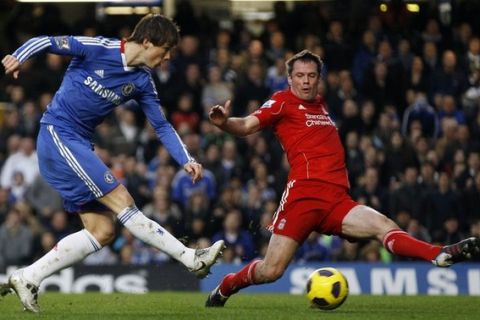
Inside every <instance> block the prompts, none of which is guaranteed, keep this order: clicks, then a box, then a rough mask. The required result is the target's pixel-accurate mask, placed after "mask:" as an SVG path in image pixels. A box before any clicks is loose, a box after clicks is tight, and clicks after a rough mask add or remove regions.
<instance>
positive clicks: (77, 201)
mask: <svg viewBox="0 0 480 320" xmlns="http://www.w3.org/2000/svg"><path fill="white" fill-rule="evenodd" d="M37 155H38V164H39V167H40V173H41V175H42V176H43V178H44V179H45V180H46V181H47V182H48V183H49V184H50V185H51V186H52V187H53V188H54V189H55V190H57V192H58V193H60V195H61V196H62V198H63V202H64V207H65V210H66V211H68V212H86V211H92V212H99V211H109V209H108V208H107V207H105V206H104V205H102V204H101V203H100V202H98V201H97V200H96V199H98V198H101V197H103V196H104V195H106V194H107V193H109V192H110V191H112V190H113V189H115V188H116V187H117V186H118V185H119V184H120V183H119V182H118V181H117V179H115V177H114V176H113V175H112V173H111V171H110V169H109V168H108V167H107V166H106V165H105V163H103V161H102V160H100V158H99V157H98V156H97V155H96V154H95V152H94V151H93V147H92V144H91V143H90V141H88V140H86V139H84V138H82V137H81V136H78V135H76V134H75V133H74V132H71V131H70V130H66V129H64V128H60V127H57V126H53V125H50V124H42V125H41V126H40V132H39V134H38V138H37Z"/></svg>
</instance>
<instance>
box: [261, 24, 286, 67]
mask: <svg viewBox="0 0 480 320" xmlns="http://www.w3.org/2000/svg"><path fill="white" fill-rule="evenodd" d="M286 53H287V48H286V47H285V36H284V34H283V33H282V32H281V31H278V30H277V31H273V32H272V33H271V34H270V39H269V47H268V49H267V51H266V52H265V56H266V57H267V59H268V61H269V64H270V65H272V64H274V63H275V62H276V61H277V60H278V59H283V58H284V57H285V54H286ZM282 74H283V73H282Z"/></svg>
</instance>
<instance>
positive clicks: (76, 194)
mask: <svg viewBox="0 0 480 320" xmlns="http://www.w3.org/2000/svg"><path fill="white" fill-rule="evenodd" d="M178 40H179V32H178V27H177V26H176V25H175V24H174V23H173V22H172V21H171V20H170V19H169V18H167V17H164V16H162V15H158V14H155V15H153V14H150V15H147V16H145V17H143V18H142V19H141V20H140V21H139V22H138V24H137V25H136V26H135V29H134V31H133V33H132V35H131V36H130V37H128V38H127V39H126V40H118V39H111V38H103V37H83V36H59V37H50V36H39V37H35V38H32V39H30V40H28V41H27V42H26V43H25V44H23V45H22V46H21V47H20V48H18V49H17V50H16V51H15V52H14V53H13V54H11V55H7V56H6V57H5V58H4V59H3V60H2V64H3V66H4V67H5V73H6V74H12V75H13V76H14V78H17V77H18V73H19V71H20V66H21V64H22V63H23V62H24V61H25V60H27V59H28V58H30V57H32V56H34V55H36V54H38V53H40V52H44V51H46V52H49V53H54V54H59V55H69V56H72V60H71V62H70V65H69V67H68V69H67V71H66V73H65V76H64V79H63V82H62V84H61V86H60V88H59V90H58V91H57V92H56V94H55V96H54V97H53V100H52V102H51V103H50V104H49V106H48V108H47V110H46V111H45V113H44V114H43V117H42V119H41V121H40V122H41V128H40V132H39V135H38V140H37V153H38V160H39V161H38V162H39V166H40V173H41V174H42V176H43V177H44V178H45V179H46V181H47V182H48V183H49V184H51V185H52V186H53V187H54V188H55V189H56V190H57V191H58V192H59V193H60V194H61V196H62V197H63V199H64V206H65V209H66V210H67V211H68V212H76V213H79V214H80V218H81V220H82V222H83V225H84V229H82V230H81V231H78V232H76V233H73V234H70V235H68V236H67V237H65V238H63V239H62V240H60V241H59V242H58V244H57V245H56V246H55V247H54V248H53V249H52V250H51V251H50V252H48V253H47V254H45V255H44V256H43V257H42V258H40V259H39V260H37V261H36V262H34V263H33V264H31V265H30V266H27V267H25V268H23V269H19V270H17V271H15V272H14V273H13V274H12V275H10V277H9V279H8V284H6V285H4V286H3V290H2V293H3V294H6V293H8V291H11V290H10V289H13V290H14V291H15V292H16V294H17V295H18V297H19V298H20V300H21V302H22V304H23V306H24V307H25V309H26V310H29V311H32V312H38V311H39V306H38V303H37V297H38V287H39V285H40V283H41V282H42V280H43V279H45V278H46V277H48V276H49V275H51V274H53V273H55V272H57V271H59V270H61V269H63V268H65V267H68V266H71V265H72V264H74V263H76V262H78V261H81V260H83V259H84V258H85V257H86V256H88V255H89V254H91V253H93V252H95V251H98V250H100V249H101V248H102V247H103V246H105V245H107V244H109V243H110V242H111V241H112V240H113V238H114V230H115V217H116V218H117V219H118V220H119V221H120V222H121V223H122V224H123V225H124V226H125V228H127V229H128V230H129V231H130V232H131V233H132V234H133V235H134V236H135V237H137V238H139V239H141V240H142V241H144V242H146V243H148V244H150V245H152V246H153V247H155V248H157V249H160V250H162V251H164V252H165V253H167V254H169V255H170V256H171V257H173V258H174V259H176V260H178V261H180V262H181V263H183V264H184V265H185V266H186V267H187V268H188V270H190V271H191V272H193V273H194V274H195V275H196V276H197V277H199V278H203V277H205V276H206V275H207V274H208V273H209V271H210V267H211V266H212V265H213V264H214V263H215V261H216V260H217V258H218V257H219V255H220V254H221V252H222V250H223V248H224V243H223V241H217V242H216V243H214V244H213V245H212V246H211V247H209V248H206V249H197V250H195V249H191V248H187V247H185V246H184V245H183V244H182V243H181V242H180V241H178V240H177V239H176V238H175V237H173V236H172V235H171V234H170V233H169V232H168V231H167V230H165V229H164V228H162V227H161V226H160V225H159V224H158V223H156V222H155V221H153V220H150V219H149V218H147V217H145V216H144V215H143V213H142V212H141V211H140V210H139V209H138V208H137V207H136V206H135V203H134V200H133V198H132V196H131V195H130V194H129V192H128V191H127V189H126V188H125V187H124V186H123V185H122V184H120V183H119V182H118V181H117V179H115V177H114V176H113V175H112V173H111V172H110V170H109V168H108V167H107V166H106V165H105V164H104V163H103V162H102V161H101V160H100V158H99V157H98V156H97V155H96V154H95V152H94V151H93V148H92V144H91V138H92V135H93V133H94V129H95V127H96V126H97V125H98V124H99V123H101V122H102V121H103V119H104V117H105V116H106V115H107V114H108V113H110V111H111V110H112V109H113V108H115V107H116V106H118V105H120V104H122V103H124V102H127V101H129V100H132V99H133V100H136V101H137V102H138V103H139V104H140V106H141V107H142V109H143V111H144V112H145V114H146V116H147V118H148V120H149V122H150V123H151V125H152V126H153V128H154V129H155V131H156V133H157V135H158V137H159V138H160V140H161V142H162V143H163V144H164V145H165V147H166V148H167V149H168V151H169V152H170V154H171V155H172V157H173V158H174V159H175V160H176V161H177V162H178V163H179V164H180V165H181V166H183V168H184V169H185V171H186V172H188V173H189V174H190V175H191V177H192V180H193V181H194V182H195V181H198V180H199V179H201V178H202V166H201V165H200V164H199V163H197V162H196V161H195V159H193V158H192V157H191V156H190V154H189V153H188V151H187V150H186V148H185V145H184V144H183V143H182V141H181V140H180V138H179V136H178V134H177V133H176V132H175V130H174V129H173V128H172V126H171V125H170V123H169V122H168V121H167V120H166V119H165V115H164V114H163V113H162V111H161V107H160V101H159V100H158V97H157V92H156V90H155V86H154V84H153V81H152V77H151V74H150V73H151V69H152V68H154V67H156V66H158V65H160V64H161V63H162V61H165V60H168V59H169V58H170V51H171V49H172V48H173V47H175V46H176V45H177V43H178Z"/></svg>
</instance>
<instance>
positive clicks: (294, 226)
mask: <svg viewBox="0 0 480 320" xmlns="http://www.w3.org/2000/svg"><path fill="white" fill-rule="evenodd" d="M347 191H348V189H347V188H345V187H342V186H338V185H334V184H331V183H326V182H321V181H312V180H300V181H295V180H290V181H289V182H288V183H287V187H286V188H285V190H284V192H283V195H282V199H281V200H280V203H279V206H278V209H277V211H276V212H275V215H274V216H273V221H272V224H271V225H270V227H269V229H270V231H272V232H273V233H274V234H279V235H282V236H287V237H289V238H292V239H294V240H296V241H297V242H298V243H300V244H301V243H303V241H305V239H306V238H307V237H308V235H309V234H310V233H311V232H312V231H317V232H319V233H322V234H334V235H340V236H341V235H342V221H343V218H345V216H346V215H347V213H348V212H349V211H350V210H351V209H352V208H353V207H355V206H356V205H358V203H357V202H355V201H354V200H352V198H351V197H350V195H349V194H348V192H347Z"/></svg>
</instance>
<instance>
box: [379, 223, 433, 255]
mask: <svg viewBox="0 0 480 320" xmlns="http://www.w3.org/2000/svg"><path fill="white" fill-rule="evenodd" d="M383 246H384V247H385V248H386V249H387V250H388V251H390V252H391V253H393V254H396V255H399V256H404V257H411V258H420V259H423V260H427V261H432V260H433V259H435V257H436V256H437V255H438V254H439V253H440V250H441V249H442V247H440V246H434V245H432V244H429V243H427V242H424V241H420V240H417V239H415V238H414V237H412V236H411V235H409V234H408V233H406V232H405V231H402V230H399V229H394V230H390V231H389V232H387V234H386V235H385V237H384V238H383Z"/></svg>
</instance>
